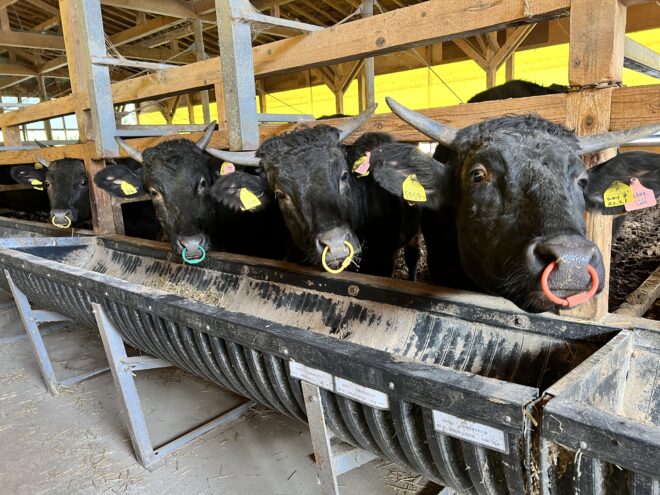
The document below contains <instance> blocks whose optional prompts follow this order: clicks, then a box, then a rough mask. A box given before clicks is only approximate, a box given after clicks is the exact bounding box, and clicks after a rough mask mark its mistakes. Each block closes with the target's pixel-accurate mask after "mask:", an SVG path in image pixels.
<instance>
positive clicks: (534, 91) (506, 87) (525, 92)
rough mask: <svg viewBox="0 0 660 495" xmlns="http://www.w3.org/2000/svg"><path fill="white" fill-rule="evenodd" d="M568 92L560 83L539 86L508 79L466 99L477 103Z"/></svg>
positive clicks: (566, 87)
mask: <svg viewBox="0 0 660 495" xmlns="http://www.w3.org/2000/svg"><path fill="white" fill-rule="evenodd" d="M566 92H568V86H562V85H560V84H551V85H550V86H541V85H540V84H536V83H533V82H529V81H522V80H519V79H516V80H514V81H508V82H505V83H504V84H500V85H499V86H495V87H493V88H489V89H487V90H485V91H482V92H481V93H477V94H476V95H474V96H473V97H472V98H470V99H469V100H468V103H477V102H480V101H491V100H504V99H506V98H525V97H527V96H539V95H552V94H556V93H566Z"/></svg>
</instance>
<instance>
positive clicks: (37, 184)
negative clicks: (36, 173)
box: [30, 179, 44, 191]
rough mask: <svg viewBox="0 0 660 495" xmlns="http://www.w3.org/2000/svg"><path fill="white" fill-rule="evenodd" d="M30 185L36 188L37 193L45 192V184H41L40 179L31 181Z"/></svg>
mask: <svg viewBox="0 0 660 495" xmlns="http://www.w3.org/2000/svg"><path fill="white" fill-rule="evenodd" d="M30 184H32V187H34V188H35V189H36V190H37V191H43V190H44V187H43V182H41V181H40V180H39V179H30Z"/></svg>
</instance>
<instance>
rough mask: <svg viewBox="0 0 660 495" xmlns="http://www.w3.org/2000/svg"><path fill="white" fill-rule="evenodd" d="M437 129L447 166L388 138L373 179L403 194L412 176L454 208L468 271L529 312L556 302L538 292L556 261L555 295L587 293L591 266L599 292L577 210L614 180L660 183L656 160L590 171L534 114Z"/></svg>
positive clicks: (433, 204) (557, 131)
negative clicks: (455, 129) (445, 149)
mask: <svg viewBox="0 0 660 495" xmlns="http://www.w3.org/2000/svg"><path fill="white" fill-rule="evenodd" d="M395 107H396V104H395V105H393V109H395V111H396V110H397V109H398V108H395ZM401 113H402V114H404V115H406V116H409V114H406V113H404V112H401ZM399 116H401V114H399ZM404 120H407V121H408V122H411V121H410V120H409V119H405V118H404ZM413 122H416V121H415V120H414V119H413ZM411 123H412V122H411ZM424 124H429V125H430V123H429V122H424ZM413 125H415V124H414V123H413ZM418 128H419V127H418ZM425 129H427V130H428V128H425ZM647 131H648V130H647ZM423 132H424V131H423ZM442 132H444V133H445V134H444V136H441V137H444V138H446V137H447V136H449V138H450V139H445V140H444V142H443V144H445V145H448V146H449V147H450V148H451V150H452V151H451V153H450V157H449V161H448V162H447V163H444V164H443V163H440V162H437V161H435V160H434V159H432V158H430V157H428V156H426V155H423V154H422V153H421V152H419V151H417V150H416V149H414V148H413V147H410V146H402V145H398V146H396V148H395V145H386V146H383V147H380V148H378V149H376V150H374V152H373V153H372V162H373V167H374V177H375V179H376V180H377V181H378V182H379V183H380V184H381V185H382V186H383V187H385V188H386V189H387V190H388V191H390V192H392V193H394V194H398V195H401V194H402V193H403V189H402V185H403V181H404V180H405V179H406V178H407V177H409V176H410V175H412V174H414V175H415V178H416V180H417V181H419V183H420V184H421V186H422V187H423V188H424V190H425V192H426V199H427V201H426V202H425V203H420V204H421V205H422V206H425V207H427V208H431V209H435V210H442V209H445V208H448V209H450V210H452V211H454V212H455V218H456V228H457V232H458V245H459V251H460V258H461V263H462V265H463V268H464V270H465V271H466V273H467V274H468V275H469V276H470V278H472V280H474V281H475V282H477V283H478V284H479V285H480V286H482V287H483V288H484V289H486V290H487V291H489V292H491V293H494V294H498V295H502V296H504V297H507V298H509V299H510V300H512V301H513V302H514V303H516V304H517V305H518V306H520V307H521V308H523V309H526V310H528V311H545V310H549V309H552V308H554V307H555V303H553V302H552V301H551V300H549V298H548V297H547V292H544V291H542V289H541V279H542V274H543V272H544V271H545V270H546V268H547V267H548V266H549V265H550V264H551V263H553V262H556V265H554V268H552V271H551V272H550V274H549V276H548V278H547V285H548V289H549V291H550V292H551V293H553V294H555V295H556V296H558V297H559V298H563V299H566V298H568V297H570V296H574V295H575V294H577V293H582V292H585V291H587V290H588V289H589V288H590V287H591V286H592V284H593V283H594V280H595V277H594V275H593V272H595V274H597V277H598V280H599V282H598V291H600V290H601V289H602V287H603V283H604V266H603V261H602V256H601V253H600V251H599V250H598V248H597V246H596V245H595V244H594V243H592V242H591V241H589V240H588V239H586V237H585V230H586V229H585V224H584V220H583V216H584V212H585V209H586V207H587V205H589V206H590V207H594V206H597V205H598V202H597V198H598V197H600V198H601V204H602V196H603V193H604V191H605V189H606V188H607V187H608V186H609V185H610V184H611V182H612V180H614V179H618V180H622V181H623V180H626V178H627V179H628V180H630V178H632V177H639V178H640V180H642V182H644V185H645V186H646V187H652V188H655V187H657V186H658V185H660V184H657V182H658V177H657V175H658V166H657V163H656V165H655V166H654V165H652V164H649V163H648V162H645V163H643V164H642V163H637V165H631V166H629V167H628V168H627V169H625V170H624V169H623V168H622V167H621V166H620V164H619V163H616V162H613V163H612V164H609V165H607V166H605V165H602V166H601V167H604V168H601V169H600V170H599V168H598V167H596V168H592V169H590V170H589V171H586V170H585V167H584V164H583V163H582V161H581V160H580V158H579V153H580V152H581V151H583V150H584V148H583V147H581V143H580V142H579V141H578V139H577V138H576V137H575V135H574V134H573V133H572V132H570V131H568V130H566V129H564V128H562V127H561V126H558V125H555V124H552V123H550V122H548V121H545V120H543V119H540V118H538V117H534V116H524V117H512V116H508V117H501V118H497V119H493V120H491V121H486V122H483V123H481V124H477V125H474V126H470V127H467V128H465V129H462V130H460V131H458V132H454V133H452V132H451V130H447V129H443V130H442ZM650 132H651V133H652V132H653V130H651V131H650ZM436 135H437V134H436ZM609 146H611V144H609ZM604 147H607V145H605V146H604ZM590 151H593V150H590ZM596 174H597V175H598V178H597V179H595V178H596ZM641 177H645V179H641ZM592 178H593V179H594V180H592ZM655 190H656V193H657V192H658V189H655ZM589 267H591V269H590V268H589Z"/></svg>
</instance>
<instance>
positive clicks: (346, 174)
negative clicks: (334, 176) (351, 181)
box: [339, 170, 348, 180]
mask: <svg viewBox="0 0 660 495" xmlns="http://www.w3.org/2000/svg"><path fill="white" fill-rule="evenodd" d="M339 179H340V180H346V179H348V172H347V171H346V170H344V171H343V172H342V173H341V176H340V177H339Z"/></svg>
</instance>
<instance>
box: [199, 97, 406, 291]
mask: <svg viewBox="0 0 660 495" xmlns="http://www.w3.org/2000/svg"><path fill="white" fill-rule="evenodd" d="M374 109H375V107H373V108H372V109H370V110H369V111H367V112H365V113H363V114H361V115H360V116H358V117H356V118H353V119H352V120H350V121H349V122H348V123H345V124H344V125H343V126H342V128H340V129H338V128H335V127H330V126H327V125H318V126H316V127H311V128H304V129H300V130H295V131H293V132H290V133H288V134H284V135H280V136H276V137H273V138H271V139H269V140H267V141H265V142H264V143H263V144H262V145H261V146H260V147H259V149H258V150H257V152H256V153H249V154H247V155H246V154H242V155H241V154H237V153H228V152H222V151H219V150H212V149H209V152H210V153H212V154H214V155H215V156H218V157H219V158H222V159H225V160H228V161H234V162H235V163H242V164H245V165H248V164H250V165H258V166H260V168H261V170H262V171H263V176H262V177H261V180H262V185H261V186H260V187H259V190H260V191H262V190H269V191H271V193H272V194H273V196H274V197H275V198H276V200H277V202H278V204H279V208H280V209H281V211H282V214H283V215H284V220H285V222H286V224H287V226H288V228H289V231H290V233H291V235H292V237H293V240H294V241H295V243H296V245H297V246H298V248H299V249H300V250H301V251H302V252H303V253H304V257H305V258H306V259H305V260H304V261H307V262H309V263H311V264H314V265H321V264H323V263H324V262H325V264H326V265H327V266H328V267H329V268H330V269H331V270H338V269H341V267H342V266H343V265H345V264H346V263H348V261H350V259H351V257H352V253H351V250H353V251H354V255H355V257H354V260H357V259H358V258H361V260H360V263H359V271H361V272H364V273H370V274H375V275H384V276H388V277H389V276H391V275H392V270H393V263H394V255H395V253H396V251H397V250H398V249H399V248H400V247H401V246H405V245H407V244H408V243H409V242H410V241H411V240H412V239H414V238H415V237H416V235H417V233H418V231H419V213H418V212H417V211H416V210H415V209H414V208H411V207H409V206H408V205H407V204H406V203H405V202H403V201H401V200H399V199H397V198H394V197H392V196H391V195H390V194H388V193H387V192H386V191H384V190H382V189H381V188H380V187H378V185H377V184H376V183H375V182H374V180H373V177H372V176H371V175H366V174H362V175H358V174H357V173H354V172H353V171H352V169H353V165H354V163H355V162H356V161H358V160H359V159H360V158H361V157H363V156H366V154H367V152H369V151H370V150H372V149H373V148H375V147H377V146H379V145H382V144H384V143H391V142H392V138H391V137H390V136H388V135H387V134H383V133H366V134H364V135H362V136H361V137H360V138H359V139H358V140H357V141H356V142H355V143H354V144H352V145H349V146H345V145H342V141H343V140H344V139H345V138H346V137H347V136H348V135H349V134H351V133H352V132H354V131H355V130H357V128H358V127H359V126H360V125H361V124H362V123H363V122H364V121H366V120H367V119H368V117H369V116H370V115H371V114H372V113H373V110H374ZM240 175H241V174H240V173H236V174H233V177H234V178H235V179H238V178H239V177H240ZM230 177H231V176H230ZM216 187H218V186H214V189H215V188H216ZM219 200H220V201H223V202H224V203H225V204H228V205H229V204H231V203H230V201H231V198H230V197H228V195H227V194H226V193H224V192H223V194H220V195H219ZM234 201H235V200H234ZM415 253H417V254H415ZM418 253H419V251H418V249H416V246H413V247H412V248H410V249H407V260H408V263H409V265H412V266H409V269H410V272H409V273H410V274H411V277H412V278H414V276H415V269H416V265H417V258H418V257H419V254H418ZM344 268H345V266H344ZM326 269H327V268H326Z"/></svg>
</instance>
